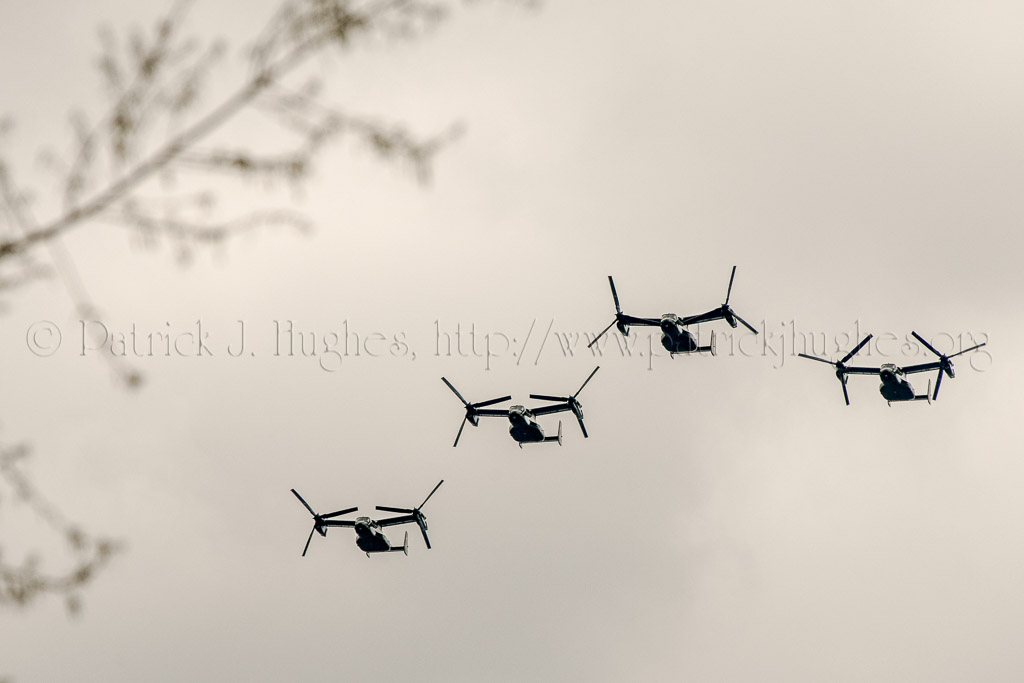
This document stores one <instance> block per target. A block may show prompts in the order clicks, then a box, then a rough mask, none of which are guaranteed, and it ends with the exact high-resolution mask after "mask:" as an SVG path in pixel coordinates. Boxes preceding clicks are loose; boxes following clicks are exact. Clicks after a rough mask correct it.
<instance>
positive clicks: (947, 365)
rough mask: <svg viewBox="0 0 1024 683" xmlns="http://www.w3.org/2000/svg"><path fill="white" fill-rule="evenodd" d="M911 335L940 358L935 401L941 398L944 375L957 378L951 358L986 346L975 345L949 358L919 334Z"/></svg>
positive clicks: (913, 333) (934, 395)
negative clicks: (940, 388)
mask: <svg viewBox="0 0 1024 683" xmlns="http://www.w3.org/2000/svg"><path fill="white" fill-rule="evenodd" d="M910 334H912V335H914V339H916V340H917V341H919V342H921V343H922V344H923V345H924V347H925V348H926V349H928V350H929V351H931V352H932V353H934V354H935V355H936V356H938V357H939V376H938V378H937V379H936V380H935V393H934V394H932V398H933V399H935V398H938V397H939V387H941V386H942V374H943V373H945V374H947V375H949V378H950V379H953V378H954V377H955V376H956V375H955V373H954V372H953V361H952V360H950V359H951V358H956V357H957V356H959V355H960V354H962V353H967V352H968V351H973V350H974V349H978V348H981V347H982V346H984V345H985V343H982V344H975V345H974V346H972V347H970V348H969V349H964V350H963V351H957V352H956V353H954V354H953V355H952V356H947V355H945V354H943V353H939V352H938V351H937V350H936V349H935V347H934V346H932V345H931V344H929V343H928V342H926V341H925V340H924V338H923V337H921V335H919V334H918V333H917V332H913V331H911V333H910Z"/></svg>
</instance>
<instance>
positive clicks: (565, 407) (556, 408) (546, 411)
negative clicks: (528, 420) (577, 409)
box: [530, 403, 572, 416]
mask: <svg viewBox="0 0 1024 683" xmlns="http://www.w3.org/2000/svg"><path fill="white" fill-rule="evenodd" d="M569 410H572V408H570V407H569V404H568V403H553V404H551V405H549V406H540V407H539V408H530V412H531V413H533V414H534V415H538V416H539V415H551V414H552V413H564V412H566V411H569Z"/></svg>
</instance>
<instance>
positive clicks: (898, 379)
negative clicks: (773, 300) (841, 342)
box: [797, 331, 985, 406]
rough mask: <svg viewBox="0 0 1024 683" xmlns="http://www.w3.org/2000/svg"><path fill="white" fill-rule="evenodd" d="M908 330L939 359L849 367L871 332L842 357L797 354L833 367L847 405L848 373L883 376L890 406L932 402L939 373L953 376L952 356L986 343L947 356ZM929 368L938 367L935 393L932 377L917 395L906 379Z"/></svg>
mask: <svg viewBox="0 0 1024 683" xmlns="http://www.w3.org/2000/svg"><path fill="white" fill-rule="evenodd" d="M910 334H912V335H913V336H914V338H915V339H917V340H918V341H919V342H921V344H923V345H924V347H925V348H926V349H928V350H929V351H931V352H932V353H934V354H935V355H936V356H938V357H939V360H938V361H932V362H931V363H920V364H917V365H908V366H907V367H905V368H901V367H900V366H898V365H896V364H895V363H883V364H882V365H881V367H877V368H865V367H851V366H848V365H846V362H847V361H848V360H850V359H851V358H853V357H854V356H855V355H856V354H857V352H858V351H860V350H861V349H862V348H863V347H864V345H865V344H867V343H868V342H869V341H870V340H871V337H872V336H873V335H870V334H869V335H868V336H866V337H864V339H863V340H861V342H860V343H859V344H857V346H855V347H853V350H852V351H850V352H849V353H848V354H846V355H845V356H843V358H842V360H839V361H830V360H826V359H824V358H818V357H817V356H810V355H808V354H806V353H801V354H797V355H799V356H800V357H801V358H810V359H811V360H816V361H819V362H821V363H828V364H829V365H832V366H833V367H835V369H836V377H837V378H838V379H839V382H840V383H841V384H842V385H843V398H844V399H846V405H850V393H849V392H848V391H847V389H846V380H847V377H849V376H850V375H878V377H879V379H881V380H882V383H881V384H880V385H879V386H878V391H879V393H881V394H882V398H884V399H885V400H886V402H887V403H888V404H889V405H890V406H892V404H893V403H894V402H903V401H928V403H931V402H932V401H933V400H935V399H937V398H938V397H939V387H940V386H942V375H943V374H946V375H949V377H950V378H951V379H952V378H953V376H954V373H953V361H952V360H951V359H952V358H955V357H957V356H959V355H960V354H963V353H967V352H968V351H973V350H975V349H977V348H980V347H982V346H985V344H976V345H975V346H972V347H970V348H968V349H964V350H963V351H959V352H957V353H954V354H953V355H951V356H947V355H944V354H941V353H939V352H938V351H936V350H935V347H933V346H932V345H931V344H929V343H928V342H926V341H925V340H924V339H923V338H922V337H921V336H920V335H919V334H918V333H917V332H913V331H912V332H911V333H910ZM932 370H938V377H937V378H936V381H935V393H932V382H931V380H928V390H927V391H926V392H925V393H923V394H920V395H918V394H917V393H916V392H915V391H914V387H913V385H912V384H911V383H910V382H909V381H908V380H907V375H912V374H914V373H917V372H930V371H932Z"/></svg>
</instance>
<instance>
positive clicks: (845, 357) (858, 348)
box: [839, 334, 875, 363]
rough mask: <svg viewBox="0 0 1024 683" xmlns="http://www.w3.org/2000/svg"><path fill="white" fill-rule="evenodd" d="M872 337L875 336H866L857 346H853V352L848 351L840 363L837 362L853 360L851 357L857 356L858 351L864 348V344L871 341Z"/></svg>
mask: <svg viewBox="0 0 1024 683" xmlns="http://www.w3.org/2000/svg"><path fill="white" fill-rule="evenodd" d="M873 336H875V335H873V334H869V335H868V336H866V337H864V339H862V340H861V342H860V344H857V345H856V346H854V347H853V351H850V352H849V353H848V354H846V355H845V356H844V357H843V359H842V360H841V361H839V362H840V363H845V362H846V361H848V360H850V359H851V358H853V357H854V356H855V355H857V352H858V351H860V350H861V348H863V346H864V345H865V344H867V343H868V342H869V341H871V338H872V337H873Z"/></svg>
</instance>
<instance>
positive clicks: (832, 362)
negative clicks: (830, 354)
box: [796, 353, 835, 365]
mask: <svg viewBox="0 0 1024 683" xmlns="http://www.w3.org/2000/svg"><path fill="white" fill-rule="evenodd" d="M796 355H798V356H800V357H801V358H810V359H811V360H816V361H821V362H822V363H828V364H829V365H835V362H834V361H830V360H825V359H824V358H818V357H817V356H808V355H807V354H806V353H798V354H796Z"/></svg>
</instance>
